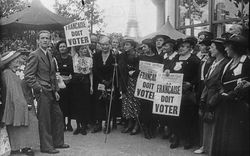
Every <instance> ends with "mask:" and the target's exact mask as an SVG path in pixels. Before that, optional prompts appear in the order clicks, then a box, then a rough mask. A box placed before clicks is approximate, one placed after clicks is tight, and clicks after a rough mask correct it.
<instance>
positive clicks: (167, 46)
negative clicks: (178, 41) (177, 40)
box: [162, 43, 173, 54]
mask: <svg viewBox="0 0 250 156" xmlns="http://www.w3.org/2000/svg"><path fill="white" fill-rule="evenodd" d="M172 51H173V48H172V46H171V43H166V44H164V45H163V46H162V52H163V53H164V54H165V53H172Z"/></svg>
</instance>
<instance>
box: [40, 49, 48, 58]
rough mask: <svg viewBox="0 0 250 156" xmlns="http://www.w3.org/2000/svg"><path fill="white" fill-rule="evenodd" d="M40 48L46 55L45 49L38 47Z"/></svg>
mask: <svg viewBox="0 0 250 156" xmlns="http://www.w3.org/2000/svg"><path fill="white" fill-rule="evenodd" d="M39 48H40V49H41V50H42V52H43V53H44V54H45V56H46V55H47V51H46V50H44V49H43V48H41V47H39Z"/></svg>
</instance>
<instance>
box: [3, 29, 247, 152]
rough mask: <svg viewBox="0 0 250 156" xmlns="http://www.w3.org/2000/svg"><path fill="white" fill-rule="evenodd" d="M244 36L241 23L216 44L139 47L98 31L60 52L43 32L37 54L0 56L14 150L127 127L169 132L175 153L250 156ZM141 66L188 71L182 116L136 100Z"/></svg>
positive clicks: (210, 40) (156, 41)
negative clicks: (155, 109) (65, 133)
mask: <svg viewBox="0 0 250 156" xmlns="http://www.w3.org/2000/svg"><path fill="white" fill-rule="evenodd" d="M242 32H243V27H242V26H240V25H234V26H232V27H231V29H230V30H229V31H228V32H226V33H224V34H222V35H221V37H218V38H215V37H214V36H213V33H211V32H208V31H202V32H200V33H199V34H198V38H196V37H194V36H189V37H186V38H182V39H177V40H174V39H172V38H171V37H169V36H166V35H163V34H160V35H156V36H155V37H153V38H148V39H145V40H143V41H142V42H141V43H140V44H139V43H137V42H136V41H135V40H133V39H132V38H125V39H124V41H123V42H122V43H121V42H120V40H118V39H117V38H110V37H108V36H105V35H104V36H101V37H100V38H98V37H97V36H96V35H91V44H89V45H81V46H77V47H71V48H68V47H67V44H66V41H65V40H60V41H59V42H57V43H56V45H55V46H54V47H53V44H51V36H50V32H49V31H45V30H43V31H40V32H39V33H38V38H37V39H38V40H37V41H38V45H39V46H38V49H37V50H35V51H34V52H31V53H28V52H27V49H24V48H21V49H18V50H16V51H9V52H6V53H4V54H3V55H2V57H1V64H0V67H1V70H2V71H1V77H2V82H1V90H2V99H3V100H2V101H3V102H2V103H3V105H1V112H2V115H1V121H2V123H3V124H4V125H6V128H7V131H8V134H9V138H10V143H11V149H12V151H13V152H22V153H26V154H27V155H32V154H34V152H33V151H32V148H34V146H35V145H40V149H41V152H44V153H51V154H53V153H58V152H59V151H58V150H56V148H69V145H67V144H65V143H64V137H63V131H70V132H73V135H87V133H88V132H89V131H91V133H98V132H101V131H102V130H103V132H104V133H105V134H108V133H111V132H112V130H114V129H117V125H121V126H123V128H122V131H121V133H129V134H130V135H136V134H139V133H143V134H144V137H145V138H146V139H152V138H154V137H155V136H156V135H162V138H163V139H169V142H170V148H171V149H174V148H177V147H179V146H180V145H183V146H184V149H190V148H192V147H195V146H196V147H197V146H200V148H199V149H197V150H195V151H194V153H196V154H202V153H205V154H208V155H211V156H235V155H238V156H245V155H249V130H250V129H249V120H248V115H249V103H250V99H249V96H248V95H249V93H250V58H249V47H248V38H247V37H246V36H244V34H243V33H242ZM197 47H198V48H199V50H198V51H197V50H195V49H196V48H197ZM140 61H148V62H153V63H160V64H163V65H164V74H166V76H168V75H169V74H170V73H182V74H183V75H184V77H183V84H182V87H183V88H182V99H181V107H180V114H179V116H178V117H177V116H163V115H157V114H153V113H152V109H153V102H152V101H148V100H144V99H139V98H136V97H135V96H134V92H135V87H136V82H137V78H138V75H139V73H140V70H139V62H140ZM60 80H61V81H60ZM34 97H35V100H33V99H34ZM35 105H36V106H37V107H36V108H35ZM3 106H4V107H3ZM110 106H111V108H110ZM109 119H110V120H109ZM118 119H119V120H118ZM71 120H76V123H77V124H76V127H73V126H72V123H71ZM108 121H110V122H108ZM103 123H104V124H103ZM1 127H3V125H2V126H1ZM38 134H39V138H40V139H38ZM27 135H29V137H27ZM24 138H25V141H24ZM37 140H40V142H39V143H38V142H35V141H37ZM31 147H32V148H31Z"/></svg>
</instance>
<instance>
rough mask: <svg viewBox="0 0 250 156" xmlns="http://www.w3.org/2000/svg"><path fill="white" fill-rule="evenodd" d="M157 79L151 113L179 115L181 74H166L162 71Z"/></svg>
mask: <svg viewBox="0 0 250 156" xmlns="http://www.w3.org/2000/svg"><path fill="white" fill-rule="evenodd" d="M157 80H158V81H157V82H156V84H155V87H156V91H155V94H154V95H155V96H154V103H153V111H152V112H153V114H160V115H170V116H179V114H180V106H181V97H182V82H183V74H177V73H171V74H170V75H169V76H166V75H165V74H164V73H162V75H161V76H159V78H158V79H157Z"/></svg>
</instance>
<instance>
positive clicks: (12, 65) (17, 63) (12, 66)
mask: <svg viewBox="0 0 250 156" xmlns="http://www.w3.org/2000/svg"><path fill="white" fill-rule="evenodd" d="M19 66H21V59H20V56H19V57H17V58H16V59H14V60H12V61H11V62H10V64H9V68H10V69H12V70H16V69H17V68H18V67H19Z"/></svg>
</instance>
